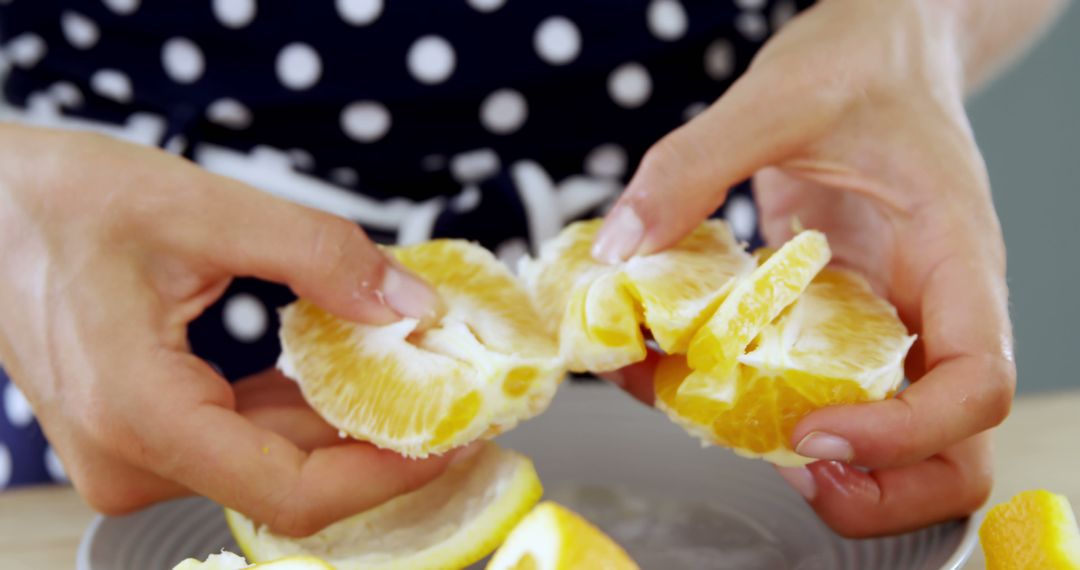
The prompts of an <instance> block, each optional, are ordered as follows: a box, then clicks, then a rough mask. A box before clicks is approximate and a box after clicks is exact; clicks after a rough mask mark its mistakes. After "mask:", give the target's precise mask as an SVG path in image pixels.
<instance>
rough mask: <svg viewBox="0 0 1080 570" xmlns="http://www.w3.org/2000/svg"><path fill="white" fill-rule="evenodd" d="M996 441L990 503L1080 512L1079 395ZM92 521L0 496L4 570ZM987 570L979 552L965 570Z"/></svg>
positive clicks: (47, 492)
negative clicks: (1035, 497) (1063, 505)
mask: <svg viewBox="0 0 1080 570" xmlns="http://www.w3.org/2000/svg"><path fill="white" fill-rule="evenodd" d="M995 438H996V442H997V452H996V455H995V464H996V469H997V471H996V473H997V483H996V485H995V490H994V494H993V497H992V498H991V503H998V502H1001V501H1005V500H1008V498H1009V497H1011V496H1013V495H1014V494H1016V493H1018V492H1020V491H1023V490H1026V489H1033V488H1045V489H1049V490H1051V491H1054V492H1057V493H1061V494H1063V495H1066V496H1067V497H1068V498H1069V500H1070V501H1072V504H1073V505H1074V507H1076V508H1077V510H1080V453H1077V442H1078V441H1080V390H1073V391H1069V392H1060V393H1051V394H1039V395H1034V396H1024V397H1020V398H1017V400H1016V402H1015V404H1014V406H1013V412H1012V414H1011V416H1010V417H1009V419H1008V420H1007V421H1006V422H1005V424H1003V425H1002V426H1001V427H1000V428H999V429H998V430H997V431H996V433H995ZM93 516H94V515H93V513H92V512H91V511H90V509H89V508H87V507H86V505H84V504H83V502H82V501H81V500H80V499H79V496H78V495H76V494H75V492H74V491H72V490H71V489H70V488H67V487H48V488H30V489H23V490H16V491H9V492H4V493H0V568H4V569H9V568H10V569H20V570H21V569H33V570H70V569H72V568H74V565H75V551H76V548H77V547H78V544H79V539H80V537H81V536H82V533H83V531H84V530H85V528H86V526H87V525H88V524H89V523H90V520H91V519H92V518H93ZM983 566H984V565H983V562H982V555H981V553H980V552H976V553H975V555H974V556H973V557H972V560H971V562H970V563H969V564H968V568H974V569H979V568H983ZM115 570H128V569H119V568H118V569H115ZM131 570H136V569H131ZM137 570H156V569H137ZM162 570H168V569H162Z"/></svg>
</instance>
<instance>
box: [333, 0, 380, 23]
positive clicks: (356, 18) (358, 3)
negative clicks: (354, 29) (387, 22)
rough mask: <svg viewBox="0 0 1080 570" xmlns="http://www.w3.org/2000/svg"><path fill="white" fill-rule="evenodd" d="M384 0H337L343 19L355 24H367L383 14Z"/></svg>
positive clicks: (338, 9)
mask: <svg viewBox="0 0 1080 570" xmlns="http://www.w3.org/2000/svg"><path fill="white" fill-rule="evenodd" d="M382 10H383V3H382V0H337V11H338V14H341V19H342V20H345V21H346V22H347V23H349V24H352V25H354V26H366V25H368V24H370V23H372V22H374V21H375V20H377V19H378V18H379V14H382Z"/></svg>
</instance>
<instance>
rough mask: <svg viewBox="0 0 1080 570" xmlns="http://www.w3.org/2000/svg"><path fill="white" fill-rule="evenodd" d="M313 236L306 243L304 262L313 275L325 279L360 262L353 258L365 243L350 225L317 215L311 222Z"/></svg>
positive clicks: (364, 237)
mask: <svg viewBox="0 0 1080 570" xmlns="http://www.w3.org/2000/svg"><path fill="white" fill-rule="evenodd" d="M311 222H312V224H314V232H313V235H312V238H311V241H310V246H309V247H310V250H309V252H308V260H309V262H310V263H311V267H310V270H311V271H312V272H314V273H315V274H317V275H320V276H324V277H329V276H333V275H335V274H337V273H338V272H340V271H343V270H344V269H345V268H347V267H350V266H351V264H355V263H357V262H359V261H362V257H361V256H359V255H357V253H358V249H359V248H358V246H362V245H363V244H364V242H365V241H366V240H367V235H366V234H365V233H364V230H362V229H360V227H359V226H357V225H356V224H353V223H352V222H349V221H346V220H343V219H341V218H337V217H335V216H331V215H329V214H321V213H320V214H318V215H316V216H315V217H314V218H313V219H312V220H311Z"/></svg>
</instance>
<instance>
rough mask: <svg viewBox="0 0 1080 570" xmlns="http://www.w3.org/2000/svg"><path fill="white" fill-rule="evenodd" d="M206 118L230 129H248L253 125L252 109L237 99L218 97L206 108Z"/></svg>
mask: <svg viewBox="0 0 1080 570" xmlns="http://www.w3.org/2000/svg"><path fill="white" fill-rule="evenodd" d="M206 118H207V119H210V121H212V122H214V123H217V124H219V125H221V126H223V127H227V128H230V129H235V130H239V129H246V128H248V126H250V125H251V111H249V110H248V108H247V107H245V106H244V104H243V103H241V102H239V101H237V100H236V99H230V98H224V99H218V100H217V101H214V102H213V103H210V106H208V107H207V108H206Z"/></svg>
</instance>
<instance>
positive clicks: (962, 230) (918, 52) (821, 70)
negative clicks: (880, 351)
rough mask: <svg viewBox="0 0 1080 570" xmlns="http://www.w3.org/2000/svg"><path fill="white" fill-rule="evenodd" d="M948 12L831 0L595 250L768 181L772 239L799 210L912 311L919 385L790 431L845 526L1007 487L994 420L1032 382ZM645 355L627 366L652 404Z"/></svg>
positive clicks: (798, 482)
mask: <svg viewBox="0 0 1080 570" xmlns="http://www.w3.org/2000/svg"><path fill="white" fill-rule="evenodd" d="M934 10H935V8H934V7H933V6H932V4H931V3H927V4H926V5H923V4H922V3H920V2H916V1H907V2H859V1H857V0H825V1H823V2H821V3H819V4H818V5H817V6H815V7H814V8H812V9H810V10H809V11H807V12H806V13H804V14H803V15H801V16H799V17H797V18H795V19H794V20H793V21H791V22H790V23H789V24H788V26H786V27H785V28H784V29H783V30H781V31H780V33H779V34H778V35H776V36H775V37H774V38H773V39H772V40H770V42H769V43H768V44H767V45H766V46H765V47H764V48H763V50H762V51H761V52H760V54H759V55H758V56H757V58H756V59H755V61H754V62H753V64H752V65H751V67H750V69H749V70H748V71H747V72H746V74H745V75H744V76H743V77H741V78H740V79H739V80H738V81H737V82H736V83H735V84H734V85H733V86H732V87H731V89H730V90H729V91H728V92H727V93H726V94H725V95H724V96H723V97H721V98H720V99H719V100H718V101H717V102H716V103H715V104H713V105H712V106H711V107H710V108H709V109H708V110H706V111H705V112H704V113H702V114H701V115H699V116H698V117H697V118H695V119H694V120H693V121H691V122H689V123H687V124H686V125H684V126H682V127H681V128H679V129H677V130H675V131H674V132H672V133H671V134H669V135H668V136H666V137H665V138H664V139H662V140H661V141H660V142H658V143H657V144H656V145H655V146H654V147H653V148H652V149H651V150H650V151H649V152H648V153H647V154H646V156H645V158H644V159H643V161H642V163H641V165H640V168H639V169H638V171H637V172H636V174H635V176H634V178H633V179H632V180H631V182H630V184H629V186H628V187H627V189H626V191H625V193H624V194H623V196H622V197H621V198H620V200H619V202H618V203H617V205H616V206H615V208H614V209H613V210H612V212H611V213H610V214H609V215H608V217H607V220H606V222H605V225H604V227H603V229H602V230H601V232H600V234H599V235H598V237H597V242H596V244H595V245H596V247H595V249H594V255H595V256H596V257H598V258H599V259H603V260H609V261H611V260H616V259H625V258H626V257H628V256H630V255H633V254H642V253H649V252H654V251H657V250H660V249H663V248H665V247H667V246H669V245H671V244H673V243H675V242H676V241H678V240H679V239H680V238H682V237H683V236H684V235H686V234H687V233H689V232H690V231H691V230H692V229H693V228H694V227H695V226H697V225H698V224H699V223H700V222H701V221H702V220H703V219H704V218H706V217H707V216H708V215H709V214H711V213H712V212H713V211H715V210H716V208H717V207H718V206H719V205H720V204H721V203H722V202H723V200H724V197H725V195H726V193H727V191H728V188H729V187H730V186H732V185H734V184H736V183H737V182H739V181H740V180H743V179H745V178H748V177H750V176H753V181H754V187H755V194H756V197H757V200H758V203H759V207H760V213H761V224H762V231H763V234H764V236H765V238H766V240H767V241H768V242H769V243H770V244H772V245H778V244H780V243H782V242H783V241H784V240H786V239H788V238H789V237H790V236H791V230H790V227H791V221H792V218H793V217H795V216H797V217H798V219H799V220H800V221H801V222H802V223H803V224H804V225H805V226H806V227H809V228H816V229H820V230H823V231H824V232H825V233H826V235H827V236H828V238H829V242H830V244H831V246H832V250H833V254H834V257H833V259H834V262H835V263H837V264H842V265H846V266H848V267H851V268H854V269H855V270H857V271H859V272H861V273H862V274H863V275H864V276H866V277H867V278H868V279H869V280H870V281H871V284H872V285H873V286H874V287H875V289H876V290H877V291H878V292H879V293H881V294H883V295H885V296H886V297H887V298H888V299H889V300H890V301H891V302H892V303H893V304H895V305H896V306H897V307H898V309H899V312H900V316H901V318H902V319H903V320H904V322H905V323H907V325H908V327H909V328H910V329H911V330H912V331H913V332H916V333H918V334H919V338H920V341H919V342H918V343H917V344H916V346H915V347H914V349H913V350H912V352H911V354H910V355H909V357H908V360H907V363H906V364H907V372H908V377H909V378H910V379H911V380H913V383H912V385H911V386H910V387H909V388H908V389H906V390H905V391H903V392H901V393H900V394H899V395H898V396H897V397H896V398H893V399H890V400H886V401H883V402H876V403H868V404H862V405H853V406H843V407H835V408H828V409H824V410H819V411H817V412H815V413H813V414H810V415H809V416H807V417H806V418H804V419H803V420H802V422H801V423H800V424H799V425H798V426H797V428H796V429H795V431H794V433H793V434H792V439H791V444H792V446H794V447H795V448H796V449H797V450H798V451H799V453H801V454H803V455H806V456H810V457H815V458H819V459H822V460H825V461H820V462H817V463H814V464H812V465H810V466H809V468H808V469H803V468H799V469H784V470H781V472H782V474H783V475H784V477H785V478H786V479H787V480H788V481H789V482H791V483H792V484H793V486H795V487H796V489H797V490H799V491H800V492H801V493H802V494H803V496H804V497H806V499H807V500H808V501H809V502H810V504H811V506H813V508H814V509H815V510H816V511H817V512H818V514H819V515H820V516H821V517H822V518H823V519H824V520H825V522H827V523H828V524H829V525H830V526H832V527H833V528H834V529H835V530H837V531H838V532H840V533H841V534H844V535H847V536H869V535H878V534H885V533H894V532H901V531H906V530H909V529H913V528H916V527H920V526H923V525H927V524H930V523H934V522H937V521H941V520H945V519H949V518H952V517H958V516H962V515H966V514H969V513H971V512H972V511H974V510H975V509H977V508H978V507H979V506H980V505H981V504H982V503H983V502H984V501H985V500H986V498H987V496H988V494H989V492H990V488H991V470H990V444H989V441H988V434H987V433H986V430H988V429H989V428H991V427H993V426H995V425H997V424H998V423H1000V422H1001V421H1002V420H1003V419H1004V418H1005V417H1006V415H1007V414H1008V411H1009V407H1010V403H1011V400H1012V395H1013V391H1014V387H1015V380H1016V371H1015V365H1014V362H1013V353H1012V336H1011V328H1010V323H1009V317H1008V309H1007V290H1006V285H1005V249H1004V245H1003V242H1002V236H1001V228H1000V226H999V224H998V220H997V217H996V214H995V212H994V208H993V203H992V201H991V196H990V189H989V183H988V179H987V174H986V171H985V168H984V165H983V162H982V159H981V157H980V154H979V151H978V148H977V147H976V144H975V140H974V138H973V135H972V132H971V128H970V126H969V124H968V121H967V118H966V116H965V113H964V108H963V91H964V87H963V83H964V80H963V77H962V76H963V70H962V69H961V58H960V56H959V55H958V54H957V51H958V50H957V48H956V46H955V43H954V41H953V39H954V37H955V34H954V28H953V27H952V25H953V23H954V22H953V20H951V19H949V18H946V17H940V14H937V13H936V12H934ZM642 368H645V370H642ZM647 368H648V365H647V364H646V365H645V366H644V367H642V366H640V365H639V366H638V368H637V369H632V370H625V371H623V372H622V374H621V378H622V380H623V383H624V384H625V385H626V387H627V388H628V389H629V390H631V391H632V392H634V393H635V394H637V395H639V397H642V398H643V399H646V400H649V399H651V394H649V392H651V389H650V388H648V387H643V386H642V385H641V384H643V383H646V382H650V383H651V373H649V371H648V370H647ZM646 386H651V384H648V385H646ZM856 465H857V466H862V467H865V468H868V471H864V470H860V469H858V468H856V467H855V466H856Z"/></svg>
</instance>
